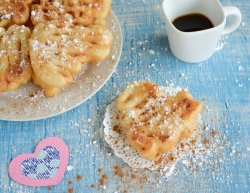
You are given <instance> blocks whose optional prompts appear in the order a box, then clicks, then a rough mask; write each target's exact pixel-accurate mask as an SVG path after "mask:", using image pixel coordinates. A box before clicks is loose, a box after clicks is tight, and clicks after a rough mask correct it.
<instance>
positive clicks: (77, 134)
mask: <svg viewBox="0 0 250 193" xmlns="http://www.w3.org/2000/svg"><path fill="white" fill-rule="evenodd" d="M222 4H223V5H234V6H237V7H239V8H240V10H241V12H242V14H243V23H242V25H241V26H240V27H239V29H238V30H237V31H235V32H234V33H232V34H230V35H229V36H228V38H227V39H225V45H224V47H223V49H221V50H219V51H217V52H216V53H215V54H214V55H213V57H212V58H210V59H209V60H207V61H205V62H202V63H200V64H186V63H183V62H181V61H179V60H177V59H175V58H174V57H173V56H172V54H171V52H170V50H169V46H168V42H167V37H166V32H165V25H164V20H163V18H162V15H161V1H154V0H147V1H145V0H136V1H125V0H114V1H113V9H114V11H115V13H116V14H117V16H118V18H119V20H120V23H121V27H122V29H123V36H124V47H123V54H122V57H121V60H120V63H119V65H118V68H117V70H116V73H114V75H113V76H112V78H111V79H110V80H109V81H108V83H107V84H106V85H105V86H104V87H103V88H102V89H101V90H100V91H99V92H98V93H97V94H96V95H95V96H93V97H92V98H91V99H89V100H88V101H87V102H85V103H84V104H82V105H80V106H79V107H77V108H75V109H73V110H71V111H69V112H67V113H64V114H62V115H59V116H56V117H52V118H49V119H46V120H40V121H33V122H6V121H0V150H1V159H0V192H10V193H12V192H13V193H14V192H17V193H20V192H25V193H31V192H32V193H40V192H58V193H61V192H67V191H68V189H69V188H71V187H72V188H73V189H74V192H84V193H85V192H115V191H117V192H123V190H124V189H125V188H126V187H127V186H128V185H127V184H128V183H125V182H122V181H121V180H119V178H112V175H113V167H114V166H115V165H121V164H122V163H123V162H122V161H121V160H120V159H119V158H116V157H115V156H112V155H111V156H109V153H110V152H112V151H111V150H110V149H109V148H108V146H107V144H106V143H105V142H104V139H103V132H102V129H103V127H102V120H103V118H104V113H105V108H106V106H107V105H108V104H109V103H110V102H111V101H112V100H114V99H115V97H116V96H117V91H121V90H122V89H123V88H124V87H125V85H127V84H128V83H129V82H131V81H135V80H151V81H154V82H158V83H160V84H162V85H166V84H167V83H168V84H169V83H174V85H179V86H182V87H184V88H186V87H188V88H189V90H190V91H191V92H192V93H193V95H194V96H195V97H196V98H199V99H202V100H203V101H204V103H205V105H206V106H209V108H210V110H211V111H214V116H215V117H216V116H218V117H219V118H218V120H217V121H211V120H210V121H211V122H209V118H208V119H207V120H204V121H206V122H208V124H210V125H212V126H214V127H216V128H217V129H218V130H219V132H220V133H226V134H225V140H226V141H227V142H228V143H229V144H230V145H229V148H228V149H226V150H225V152H224V153H225V154H226V155H225V156H226V160H227V161H226V162H224V164H221V165H219V170H217V171H215V172H211V170H210V169H209V167H208V168H207V169H206V168H204V169H203V170H202V171H200V172H198V173H197V174H196V175H194V174H192V173H190V176H188V177H186V176H183V175H181V173H180V174H179V175H174V176H173V177H171V178H170V179H169V180H168V181H166V182H165V181H164V180H162V181H161V182H159V181H157V182H155V181H152V182H151V183H148V184H147V183H146V184H145V185H144V186H143V187H140V188H138V184H137V186H136V184H134V183H132V182H131V183H130V184H131V185H130V187H129V192H212V193H213V192H242V193H243V192H244V193H245V192H246V193H248V192H250V2H249V0H242V1H236V0H224V1H222ZM150 50H151V54H150ZM152 50H153V51H154V54H152V53H153V52H152ZM48 136H58V137H61V138H62V139H63V140H64V141H65V142H66V144H67V145H68V147H69V150H70V160H69V165H71V166H73V170H71V171H66V173H65V178H64V179H63V181H62V182H61V183H60V184H59V185H57V186H54V187H52V188H51V190H49V189H48V187H42V188H41V187H39V188H33V187H26V186H22V185H19V184H17V183H15V182H13V181H11V179H10V178H9V176H8V172H7V167H8V163H9V162H10V160H11V159H12V158H13V157H15V156H17V155H19V154H21V153H29V152H33V151H34V148H35V146H36V144H37V143H38V142H39V141H40V140H41V139H43V138H45V137H48ZM232 148H233V150H234V151H235V152H234V153H235V155H234V156H231V155H230V153H232ZM100 167H101V168H102V170H103V173H105V174H106V175H107V176H108V177H109V178H108V180H107V182H106V184H105V186H106V190H105V189H103V188H100V187H98V179H100V177H101V175H102V172H101V173H99V172H97V169H98V168H100ZM125 167H126V166H125ZM127 167H128V166H127ZM125 170H127V171H129V169H127V168H125ZM76 175H82V176H83V179H82V180H81V181H78V180H76ZM157 179H158V178H157ZM68 180H72V181H73V184H68ZM91 184H95V185H96V187H95V188H90V186H91ZM119 186H121V187H123V186H124V188H121V187H120V188H119Z"/></svg>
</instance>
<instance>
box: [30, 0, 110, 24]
mask: <svg viewBox="0 0 250 193" xmlns="http://www.w3.org/2000/svg"><path fill="white" fill-rule="evenodd" d="M111 3H112V0H106V1H104V0H78V1H72V0H67V1H66V0H61V1H58V0H57V1H54V0H52V1H47V0H41V4H35V5H33V6H32V12H31V20H32V23H33V24H34V25H36V24H38V23H44V22H46V21H51V20H59V19H66V20H72V22H73V23H74V24H81V25H84V26H89V25H106V18H107V16H108V14H109V13H110V10H111Z"/></svg>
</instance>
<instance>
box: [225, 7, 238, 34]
mask: <svg viewBox="0 0 250 193" xmlns="http://www.w3.org/2000/svg"><path fill="white" fill-rule="evenodd" d="M223 9H224V13H225V16H226V20H227V18H228V17H229V16H230V17H232V21H230V23H226V25H225V27H224V30H223V32H222V34H223V35H226V34H229V33H231V32H233V31H234V30H236V29H237V28H238V27H239V25H240V23H241V19H242V16H241V12H240V10H239V9H238V8H237V7H233V6H225V7H223Z"/></svg>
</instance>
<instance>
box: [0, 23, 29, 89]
mask: <svg viewBox="0 0 250 193" xmlns="http://www.w3.org/2000/svg"><path fill="white" fill-rule="evenodd" d="M30 34H31V33H30V29H29V28H27V27H25V26H19V25H12V26H11V27H9V29H8V30H7V31H6V30H5V29H4V28H2V27H1V28H0V91H7V90H13V89H16V88H18V87H19V86H20V85H21V84H25V83H27V82H28V81H30V79H31V75H32V69H31V66H30V59H29V38H30Z"/></svg>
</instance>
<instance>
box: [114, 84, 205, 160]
mask: <svg viewBox="0 0 250 193" xmlns="http://www.w3.org/2000/svg"><path fill="white" fill-rule="evenodd" d="M116 108H117V110H118V111H119V122H120V124H121V127H122V129H123V130H124V132H125V133H126V136H127V140H128V142H129V143H130V145H131V146H132V147H133V148H134V149H135V150H136V151H137V152H138V153H139V154H140V155H141V156H142V157H144V158H145V159H147V160H157V159H158V158H159V157H160V155H161V154H162V153H165V152H169V151H171V150H172V149H173V148H174V147H175V146H176V144H177V143H178V142H179V141H180V140H181V139H182V138H187V137H189V136H191V135H192V133H193V131H194V128H195V126H196V123H197V119H198V115H199V113H200V112H201V110H202V104H201V103H200V102H199V101H197V100H195V99H193V97H192V96H191V94H190V93H188V92H186V91H180V92H178V93H177V95H176V96H166V95H165V94H164V92H162V91H161V89H160V87H159V85H157V84H154V83H151V82H139V83H133V84H131V85H129V86H128V87H127V88H126V90H125V91H124V92H123V93H122V94H121V95H120V96H119V97H118V99H117V100H116Z"/></svg>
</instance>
